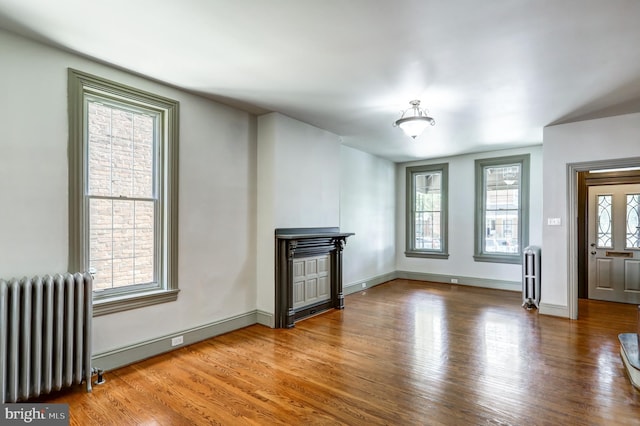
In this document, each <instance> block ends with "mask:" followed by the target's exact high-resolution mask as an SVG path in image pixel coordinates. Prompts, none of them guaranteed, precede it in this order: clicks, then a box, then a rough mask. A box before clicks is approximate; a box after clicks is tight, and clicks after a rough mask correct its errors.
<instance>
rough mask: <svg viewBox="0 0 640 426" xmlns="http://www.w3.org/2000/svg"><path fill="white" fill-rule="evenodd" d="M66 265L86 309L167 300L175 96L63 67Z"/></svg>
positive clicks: (172, 278) (172, 265) (173, 268)
mask: <svg viewBox="0 0 640 426" xmlns="http://www.w3.org/2000/svg"><path fill="white" fill-rule="evenodd" d="M69 102H70V104H69V111H70V114H69V124H70V128H69V135H70V150H69V151H70V173H69V178H70V200H69V203H70V214H69V223H70V242H71V244H70V256H69V258H70V266H69V268H70V270H77V271H90V272H92V273H93V275H94V315H101V314H105V313H111V312H117V311H120V310H125V309H131V308H135V307H141V306H147V305H150V304H155V303H161V302H166V301H171V300H175V299H176V297H177V293H178V287H177V251H176V242H177V182H178V180H177V173H178V168H177V165H178V163H177V155H178V150H177V148H178V127H177V126H178V103H177V102H176V101H173V100H170V99H166V98H163V97H160V96H157V95H154V94H150V93H147V92H143V91H140V90H137V89H135V88H131V87H128V86H123V85H120V84H118V83H115V82H111V81H108V80H105V79H102V78H99V77H96V76H91V75H89V74H85V73H82V72H79V71H76V70H69Z"/></svg>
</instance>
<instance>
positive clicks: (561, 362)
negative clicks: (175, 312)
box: [48, 280, 640, 425]
mask: <svg viewBox="0 0 640 426" xmlns="http://www.w3.org/2000/svg"><path fill="white" fill-rule="evenodd" d="M520 303H521V295H520V294H519V293H513V292H505V291H497V290H487V289H479V288H473V287H465V286H457V285H448V284H430V283H425V282H419V281H407V280H395V281H392V282H389V283H386V284H383V285H380V286H377V287H374V288H371V289H369V290H367V291H366V292H362V293H356V294H353V295H350V296H347V297H346V302H345V305H346V309H345V310H344V311H330V312H327V313H324V314H321V315H318V316H316V317H313V318H309V319H306V320H304V321H301V322H298V323H297V324H296V327H295V328H294V329H291V330H273V329H269V328H267V327H263V326H260V325H254V326H251V327H247V328H245V329H242V330H238V331H235V332H232V333H229V334H226V335H222V336H218V337H216V338H214V339H211V340H208V341H205V342H201V343H198V344H195V345H192V346H188V347H184V348H181V349H179V350H177V351H174V352H172V353H169V354H165V355H161V356H158V357H155V358H152V359H149V360H146V361H143V362H140V363H138V364H135V365H131V366H128V367H125V368H122V369H119V370H116V371H112V372H108V373H107V374H106V378H107V383H106V384H105V385H102V386H95V387H94V390H93V392H92V393H90V394H86V393H85V392H84V391H83V390H82V388H81V387H78V388H76V389H74V390H72V391H67V392H64V393H61V394H59V395H56V396H55V397H54V398H50V399H48V401H49V402H66V403H68V404H69V405H70V413H71V424H74V425H109V424H114V425H129V424H131V425H138V424H139V425H192V424H223V425H242V424H256V425H272V424H287V425H307V424H347V425H360V424H366V425H373V424H390V425H423V424H428V425H438V424H442V425H467V424H468V425H481V424H494V425H525V424H527V425H582V424H584V425H616V424H621V425H626V424H636V425H637V424H640V392H638V391H637V390H636V389H635V388H633V386H632V385H631V383H630V381H629V379H628V377H627V376H626V373H625V370H624V366H623V364H622V361H621V358H620V354H619V343H618V339H617V335H618V334H619V333H622V332H631V331H634V330H635V329H636V306H635V305H624V304H612V303H605V302H597V301H585V300H581V301H580V305H579V312H580V315H581V318H580V319H579V320H577V321H571V320H567V319H561V318H555V317H549V316H544V315H539V314H538V313H537V311H536V310H532V311H527V310H525V309H523V308H521V307H520Z"/></svg>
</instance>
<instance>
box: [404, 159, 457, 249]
mask: <svg viewBox="0 0 640 426" xmlns="http://www.w3.org/2000/svg"><path fill="white" fill-rule="evenodd" d="M448 170H449V168H448V165H447V164H432V165H426V166H415V167H407V197H406V198H407V250H406V252H405V254H406V255H407V256H410V257H431V258H442V259H446V258H448V257H449V255H448V253H447V182H448Z"/></svg>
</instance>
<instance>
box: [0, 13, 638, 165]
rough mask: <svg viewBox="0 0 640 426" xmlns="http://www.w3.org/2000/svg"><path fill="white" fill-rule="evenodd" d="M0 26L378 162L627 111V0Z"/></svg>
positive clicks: (21, 19) (67, 19) (630, 107)
mask: <svg viewBox="0 0 640 426" xmlns="http://www.w3.org/2000/svg"><path fill="white" fill-rule="evenodd" d="M0 27H1V28H5V29H7V30H9V31H13V32H16V33H20V34H23V35H26V36H27V37H30V38H34V39H36V40H40V41H44V42H46V43H50V44H52V45H55V46H59V47H62V48H65V49H68V50H71V51H75V52H78V53H81V54H84V55H87V56H89V57H93V58H97V59H99V60H101V61H103V62H106V63H109V64H113V65H115V66H117V67H121V68H125V69H128V70H131V71H133V72H136V73H140V74H144V75H147V76H149V77H151V78H153V79H156V80H160V81H163V82H166V83H169V84H172V85H175V86H179V87H183V88H185V89H187V90H190V91H195V92H198V93H201V94H203V95H205V96H208V97H211V98H213V99H216V100H219V101H222V102H224V103H227V104H230V105H234V106H239V107H241V108H243V109H246V110H248V111H251V112H254V113H262V112H266V111H278V112H281V113H283V114H285V115H288V116H290V117H293V118H296V119H298V120H301V121H304V122H307V123H310V124H312V125H315V126H317V127H320V128H323V129H326V130H329V131H331V132H333V133H335V134H338V135H340V136H342V138H343V143H344V144H346V145H349V146H353V147H356V148H358V149H361V150H363V151H367V152H371V153H373V154H375V155H379V156H382V157H386V158H389V159H391V160H393V161H409V160H415V159H423V158H434V157H442V156H447V155H455V154H462V153H469V152H479V151H487V150H494V149H500V148H509V147H517V146H527V145H533V144H540V143H541V142H542V128H543V127H544V126H547V125H549V124H552V123H558V122H566V121H571V120H573V119H584V118H593V117H598V116H606V115H613V114H619V113H629V112H640V1H638V0H486V1H478V0H446V1H444V0H419V1H414V0H393V1H392V0H315V1H309V0H180V1H176V0H135V1H133V0H108V1H106V0H91V1H87V0H56V1H49V0H0ZM412 99H420V100H422V106H423V107H425V108H427V109H428V110H429V113H430V115H431V116H432V117H434V118H435V119H436V125H435V127H429V128H428V129H427V130H426V131H425V133H424V134H423V135H422V136H421V137H419V138H418V139H416V140H412V139H411V138H409V137H407V136H404V134H403V133H402V132H401V131H400V129H398V128H394V127H392V123H393V122H394V121H395V120H396V119H397V118H399V116H400V112H401V110H403V109H406V108H408V107H409V103H408V102H409V101H410V100H412Z"/></svg>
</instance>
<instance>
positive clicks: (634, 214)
mask: <svg viewBox="0 0 640 426" xmlns="http://www.w3.org/2000/svg"><path fill="white" fill-rule="evenodd" d="M626 248H640V194H627V244H626Z"/></svg>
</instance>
